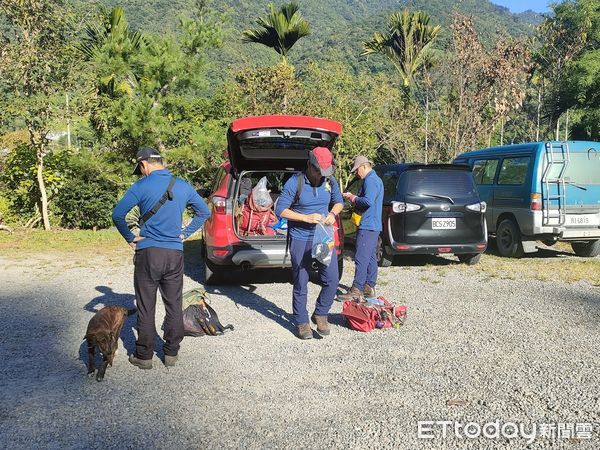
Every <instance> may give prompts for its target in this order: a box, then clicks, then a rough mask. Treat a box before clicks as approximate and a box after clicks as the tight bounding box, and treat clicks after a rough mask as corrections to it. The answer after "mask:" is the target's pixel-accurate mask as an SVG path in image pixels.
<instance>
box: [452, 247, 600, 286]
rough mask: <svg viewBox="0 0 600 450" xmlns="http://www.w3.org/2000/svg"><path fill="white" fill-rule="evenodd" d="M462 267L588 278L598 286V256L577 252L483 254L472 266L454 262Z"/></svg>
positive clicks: (519, 275)
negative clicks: (518, 255) (513, 255)
mask: <svg viewBox="0 0 600 450" xmlns="http://www.w3.org/2000/svg"><path fill="white" fill-rule="evenodd" d="M457 267H460V268H461V270H465V271H471V270H476V271H478V272H481V273H485V274H486V275H488V276H490V277H493V278H502V279H509V280H521V279H534V280H540V281H562V282H565V283H575V282H578V281H588V282H589V283H591V284H593V285H596V286H600V258H578V257H576V256H566V257H565V256H558V255H557V256H552V255H550V256H548V255H546V256H537V255H535V254H534V255H532V256H527V257H525V258H521V259H512V258H502V257H499V256H494V255H489V254H484V255H483V256H482V258H481V260H480V261H479V264H476V265H475V266H471V267H468V266H457Z"/></svg>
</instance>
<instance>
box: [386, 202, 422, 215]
mask: <svg viewBox="0 0 600 450" xmlns="http://www.w3.org/2000/svg"><path fill="white" fill-rule="evenodd" d="M420 209H421V205H415V204H413V203H405V202H392V211H394V212H395V213H403V212H411V211H418V210H420Z"/></svg>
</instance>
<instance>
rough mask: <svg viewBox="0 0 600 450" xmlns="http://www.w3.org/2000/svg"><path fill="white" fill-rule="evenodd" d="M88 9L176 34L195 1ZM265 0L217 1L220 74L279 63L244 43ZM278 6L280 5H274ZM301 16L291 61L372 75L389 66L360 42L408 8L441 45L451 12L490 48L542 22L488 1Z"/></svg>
mask: <svg viewBox="0 0 600 450" xmlns="http://www.w3.org/2000/svg"><path fill="white" fill-rule="evenodd" d="M79 2H80V3H81V4H82V5H83V6H84V7H87V8H89V7H91V6H93V5H95V4H102V5H105V6H108V7H112V6H114V5H115V4H120V5H121V6H123V8H124V9H125V11H126V13H127V16H128V18H129V21H130V23H131V25H132V27H133V28H135V29H139V30H143V31H148V32H155V33H161V34H164V33H169V32H177V24H178V19H177V18H178V17H179V16H180V15H186V14H189V13H190V12H191V11H193V9H194V5H195V0H79ZM268 3H269V2H268V1H267V0H219V1H217V0H214V1H213V2H212V3H210V5H211V8H214V9H215V10H217V11H219V12H226V13H227V14H228V16H229V18H230V20H229V23H228V24H227V26H226V28H227V33H226V40H225V45H224V48H223V49H220V50H219V51H218V52H215V53H214V56H215V57H216V58H218V62H217V64H216V66H217V67H218V68H219V70H222V69H224V68H225V67H227V66H231V65H233V66H235V65H238V64H271V63H273V62H275V61H276V60H277V55H276V54H275V52H274V51H272V50H270V49H266V48H264V47H263V46H261V45H258V44H243V43H242V42H241V38H240V36H241V32H242V30H244V29H246V28H249V27H254V26H255V21H256V18H257V17H259V16H262V15H264V14H265V13H266V11H267V7H268ZM276 3H277V4H278V5H279V4H281V3H282V2H281V1H278V2H276ZM298 3H299V5H300V11H301V12H302V14H303V15H304V17H305V18H306V19H307V20H308V21H309V22H310V24H311V27H312V34H311V35H310V36H309V37H307V38H305V39H302V40H301V41H299V43H298V44H297V45H296V47H294V49H293V50H292V52H291V62H292V63H294V64H301V65H302V64H304V63H305V62H306V61H307V60H321V61H330V60H334V59H335V60H339V59H342V60H344V61H346V62H347V63H348V64H349V65H350V66H352V67H353V68H355V69H360V68H366V69H369V70H372V71H378V70H385V69H384V68H385V67H387V66H386V65H385V64H384V63H383V61H381V60H380V59H379V58H370V59H369V60H367V59H366V58H361V57H360V56H359V55H360V51H361V44H362V41H364V40H366V39H368V38H369V37H370V36H371V35H372V34H373V33H374V32H375V31H383V30H384V29H385V26H386V21H387V17H388V16H389V14H390V12H392V11H396V10H401V9H403V8H409V9H410V10H419V9H420V10H423V11H425V12H427V13H428V14H429V15H431V17H432V23H433V24H440V25H442V27H443V32H442V36H441V38H440V39H439V42H438V46H443V45H444V42H445V41H447V38H448V36H449V29H448V26H449V25H450V23H451V22H452V14H453V12H460V13H463V14H469V15H473V16H474V17H475V22H476V26H477V28H478V31H479V32H480V33H481V36H482V39H483V40H484V42H486V43H488V44H490V43H491V42H493V40H494V38H495V37H497V36H498V35H510V36H515V37H518V36H526V35H530V34H531V33H532V32H533V30H534V26H535V25H536V24H537V23H539V20H541V16H540V15H536V14H535V13H532V12H526V13H522V14H512V13H511V12H510V11H509V10H508V9H507V8H505V7H502V6H498V5H495V4H493V3H491V2H490V1H488V0H461V1H454V0H405V1H398V0H328V1H327V2H325V1H323V0H302V1H299V2H298Z"/></svg>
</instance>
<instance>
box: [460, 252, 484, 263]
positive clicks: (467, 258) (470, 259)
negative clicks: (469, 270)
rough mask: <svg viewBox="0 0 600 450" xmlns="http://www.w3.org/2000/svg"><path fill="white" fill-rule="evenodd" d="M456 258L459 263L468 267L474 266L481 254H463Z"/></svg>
mask: <svg viewBox="0 0 600 450" xmlns="http://www.w3.org/2000/svg"><path fill="white" fill-rule="evenodd" d="M457 256H458V260H459V261H460V262H461V263H463V264H467V265H469V266H474V265H475V264H477V263H478V262H479V260H480V259H481V253H465V254H462V255H457Z"/></svg>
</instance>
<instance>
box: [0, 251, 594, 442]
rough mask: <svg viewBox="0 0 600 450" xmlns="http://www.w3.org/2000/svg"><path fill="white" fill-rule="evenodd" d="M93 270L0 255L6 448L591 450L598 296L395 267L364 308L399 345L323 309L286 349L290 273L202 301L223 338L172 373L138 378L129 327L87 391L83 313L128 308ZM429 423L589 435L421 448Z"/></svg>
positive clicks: (125, 275) (120, 290)
mask: <svg viewBox="0 0 600 450" xmlns="http://www.w3.org/2000/svg"><path fill="white" fill-rule="evenodd" d="M90 258H91V259H89V260H88V262H87V263H85V264H80V263H72V262H70V261H69V260H68V259H65V258H58V257H55V256H52V255H47V256H45V257H44V258H43V259H42V260H41V261H40V260H39V258H36V259H33V258H31V259H20V260H18V261H14V260H12V261H11V259H10V258H9V257H8V256H6V255H4V256H0V317H1V318H2V320H1V321H0V342H1V344H0V358H1V361H2V362H3V363H2V365H1V366H0V374H1V375H2V376H1V378H0V392H1V395H0V430H1V432H0V446H1V447H3V448H11V449H12V448H83V447H86V448H141V447H151V448H155V447H156V448H167V447H168V448H171V449H173V448H206V449H209V448H210V449H212V448H399V449H417V448H432V449H440V448H472V449H482V448H546V447H549V448H575V449H597V448H600V399H599V396H600V389H599V388H600V383H599V380H600V378H599V377H600V375H599V373H600V370H599V360H598V355H599V354H600V339H599V337H598V327H599V323H600V320H599V319H600V289H599V288H598V287H597V286H592V285H590V284H588V283H586V282H579V283H576V284H564V283H559V282H541V281H532V280H508V279H498V278H490V277H488V276H486V275H485V274H481V273H477V272H475V271H469V270H465V269H464V267H461V266H458V265H454V264H447V263H448V261H447V260H441V259H440V260H437V261H440V262H439V263H437V264H443V265H444V270H443V271H440V270H437V269H439V267H437V266H436V263H435V262H433V264H430V265H421V264H419V265H412V266H408V267H406V266H395V267H391V268H388V269H382V270H381V272H380V274H381V275H380V281H381V284H380V286H379V293H380V294H381V295H384V296H386V297H387V298H389V299H392V300H394V301H398V302H401V303H404V304H406V305H407V306H408V308H409V313H408V314H409V318H408V321H407V323H406V324H405V326H404V327H403V328H402V329H400V330H388V331H379V330H376V331H374V332H372V333H367V334H361V333H358V332H354V331H352V330H350V329H348V328H347V327H346V326H345V324H344V320H343V318H342V316H341V315H340V312H341V304H339V303H336V304H334V307H333V310H332V316H331V319H330V320H331V322H333V324H334V325H333V330H332V334H331V336H329V337H327V338H324V339H313V340H312V341H300V340H298V339H297V338H296V337H295V336H294V334H293V330H294V328H293V326H292V324H291V322H290V320H291V318H290V313H289V312H290V310H291V300H290V299H291V291H292V287H291V285H290V284H289V274H288V273H287V272H284V271H283V272H282V271H269V272H262V273H251V274H248V275H247V276H245V277H243V278H244V279H241V282H242V283H244V284H245V285H242V286H222V287H216V288H212V289H210V291H211V299H212V304H213V306H214V308H215V309H216V310H217V312H218V313H219V316H220V318H221V321H222V322H223V323H233V324H234V325H235V331H233V332H231V333H227V334H226V335H224V336H220V337H202V338H186V339H185V340H184V342H183V344H182V349H181V352H180V362H179V363H178V365H177V366H176V367H174V368H171V369H167V368H165V367H164V366H163V365H162V364H161V362H160V360H159V359H158V356H156V357H155V358H154V368H153V370H151V371H141V370H139V369H137V368H135V367H133V366H131V365H130V364H128V362H127V353H128V352H130V351H131V350H132V349H133V346H134V340H135V338H134V330H133V328H132V327H133V326H134V324H135V317H132V318H130V319H129V320H128V322H127V324H126V327H125V328H124V330H123V333H122V339H123V344H124V347H125V348H123V346H121V348H120V351H119V353H118V354H117V356H116V358H115V363H114V367H112V368H109V369H108V371H107V375H106V378H105V380H104V382H102V383H98V382H96V381H95V380H94V379H89V378H87V377H86V366H85V364H86V362H87V361H86V360H87V355H86V352H85V346H84V344H82V336H83V335H84V333H85V329H86V326H87V322H88V321H89V319H90V318H91V317H92V314H93V313H92V312H91V311H92V310H93V308H95V307H99V306H101V305H103V304H104V305H106V304H122V305H124V306H132V305H133V301H134V298H133V295H132V293H133V286H132V277H133V266H132V265H131V261H130V257H129V256H127V255H125V253H123V254H120V255H119V256H117V257H108V256H95V257H90ZM566 263H568V261H567V262H566ZM200 266H201V264H200V262H199V261H198V260H197V259H196V258H194V257H189V256H188V258H187V269H186V277H185V289H186V290H187V289H191V288H194V287H197V286H199V285H201V281H202V271H201V269H200ZM346 267H347V269H348V270H347V271H346V273H345V275H344V278H343V280H342V281H343V283H344V284H345V285H347V284H349V283H350V282H351V270H352V263H351V262H349V261H347V262H346ZM233 276H234V275H232V277H233ZM235 276H237V275H235ZM317 292H318V287H317V286H315V285H312V286H311V288H310V298H313V299H314V298H315V297H316V294H317ZM313 301H314V300H313ZM163 314H164V309H162V308H161V307H159V308H158V318H157V327H160V323H161V321H162V316H163ZM157 341H158V338H157ZM442 420H448V421H458V422H462V423H466V422H476V423H478V424H480V425H484V424H485V423H488V422H494V421H496V420H498V421H499V423H500V424H504V423H507V422H516V423H519V422H522V423H524V424H525V425H526V426H527V429H529V428H530V427H531V425H532V424H543V423H549V424H559V423H591V424H592V425H593V431H592V433H591V438H590V439H565V438H563V439H555V440H552V439H547V438H543V437H538V438H537V439H536V440H535V441H534V442H533V443H532V444H531V445H529V446H527V441H526V440H525V439H523V438H520V437H518V438H512V439H508V438H496V439H486V438H483V437H480V438H473V439H469V438H465V437H464V434H462V435H461V437H458V438H457V437H454V435H453V433H452V432H450V433H449V436H448V437H447V438H446V439H444V438H443V437H442V436H441V431H440V430H441V428H436V431H435V433H434V436H435V437H434V438H433V439H430V440H425V439H418V437H417V422H418V421H442ZM471 430H473V429H471ZM490 432H491V431H490ZM563 436H565V435H564V434H563ZM580 437H582V436H581V435H580Z"/></svg>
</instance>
